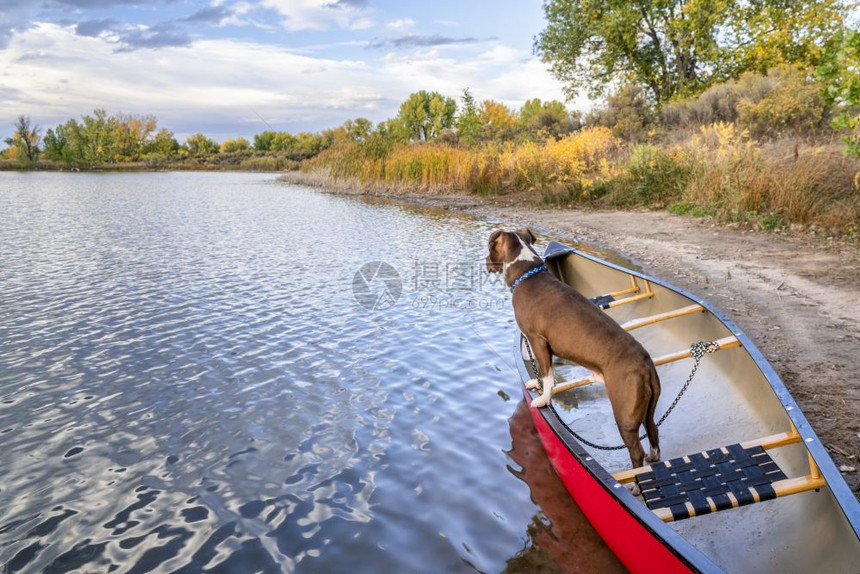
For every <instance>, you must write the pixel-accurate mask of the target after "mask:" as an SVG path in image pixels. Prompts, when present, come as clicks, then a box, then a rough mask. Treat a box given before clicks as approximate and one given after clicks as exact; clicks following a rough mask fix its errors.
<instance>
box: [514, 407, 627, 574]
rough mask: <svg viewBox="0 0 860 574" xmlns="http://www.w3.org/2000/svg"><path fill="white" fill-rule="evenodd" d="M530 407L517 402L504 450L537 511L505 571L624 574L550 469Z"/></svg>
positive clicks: (619, 563) (622, 568) (623, 570)
mask: <svg viewBox="0 0 860 574" xmlns="http://www.w3.org/2000/svg"><path fill="white" fill-rule="evenodd" d="M529 408H530V407H529V406H528V404H527V403H526V402H525V401H520V402H519V404H518V405H517V409H516V411H515V412H514V415H513V416H512V417H511V419H510V430H511V438H512V439H513V444H512V446H511V450H510V451H509V454H510V457H511V459H512V460H513V461H514V462H516V463H517V464H518V465H519V466H520V469H518V470H517V469H513V468H512V469H511V472H512V473H513V474H514V475H515V476H517V477H518V478H520V479H521V480H522V481H524V482H525V483H526V484H528V485H529V489H530V492H531V496H532V499H533V500H534V501H535V502H536V503H537V504H538V506H540V509H541V511H540V512H538V513H537V514H535V515H534V516H533V517H532V520H531V522H530V523H529V524H528V527H527V532H528V538H529V541H530V544H528V545H527V546H526V547H525V548H524V549H523V550H521V551H520V552H518V553H517V554H516V555H515V556H514V557H513V558H511V559H510V560H508V562H507V567H506V569H505V572H509V573H511V574H513V573H523V574H525V573H530V572H547V573H548V572H565V573H568V572H570V573H579V572H582V573H584V572H601V573H604V572H606V573H609V572H626V570H625V569H624V567H623V565H622V564H621V562H619V561H618V559H617V558H616V557H615V556H614V555H613V554H612V553H611V552H610V551H609V549H608V548H607V546H606V544H605V543H604V542H603V540H602V539H601V538H600V536H599V535H598V534H597V532H596V531H595V530H594V528H593V527H592V526H591V524H589V522H588V520H587V519H586V518H585V515H584V514H582V511H581V510H580V509H579V508H578V507H577V506H576V504H575V503H574V502H573V499H572V498H571V496H570V493H568V492H567V489H566V488H565V486H564V484H562V482H561V479H559V477H558V475H557V474H556V473H555V471H554V470H553V468H552V464H551V463H550V461H549V459H548V458H547V456H546V452H545V451H544V449H543V445H542V444H541V442H540V437H539V436H538V434H537V430H536V429H535V427H534V424H533V423H532V419H531V414H530V413H529Z"/></svg>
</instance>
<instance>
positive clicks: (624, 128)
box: [588, 85, 657, 142]
mask: <svg viewBox="0 0 860 574" xmlns="http://www.w3.org/2000/svg"><path fill="white" fill-rule="evenodd" d="M656 120H657V112H656V111H655V109H654V106H653V105H652V104H651V102H650V101H648V98H647V96H646V93H645V90H644V89H643V88H642V87H640V86H636V85H629V86H625V87H623V88H621V89H620V90H619V91H618V92H616V93H614V94H612V95H611V96H609V97H608V98H607V100H606V105H605V106H604V107H602V108H598V109H596V110H594V111H593V112H592V113H591V114H590V115H589V116H588V122H589V124H592V125H598V126H604V127H608V128H610V129H611V130H612V133H613V134H614V135H615V136H616V137H618V138H621V139H623V140H625V141H628V142H638V141H645V140H646V139H648V135H649V132H650V131H651V129H652V127H653V126H654V124H655V123H656Z"/></svg>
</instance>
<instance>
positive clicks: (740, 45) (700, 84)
mask: <svg viewBox="0 0 860 574" xmlns="http://www.w3.org/2000/svg"><path fill="white" fill-rule="evenodd" d="M855 6H856V2H854V1H853V0H844V1H843V0H808V1H805V2H800V1H796V0H651V1H648V0H637V1H634V2H630V1H628V0H603V1H602V2H594V1H591V0H547V1H546V2H545V4H544V12H545V14H546V19H547V26H546V28H545V29H544V30H543V31H542V32H541V33H540V34H539V35H538V36H537V38H536V39H535V44H534V48H535V52H536V53H537V54H538V55H540V56H541V57H542V58H543V60H544V61H545V62H547V63H549V64H550V66H551V70H552V72H553V74H554V75H555V76H556V77H557V78H559V79H560V80H561V81H563V82H564V83H565V84H566V90H567V92H568V95H571V96H572V95H575V94H578V93H579V92H581V91H583V90H586V91H587V92H588V93H589V94H590V95H591V96H592V97H596V96H602V95H604V94H605V93H606V90H607V89H618V87H619V85H625V84H629V83H632V84H638V85H641V86H645V87H646V88H647V89H648V91H649V95H650V97H651V98H653V100H654V102H655V103H656V104H657V105H658V106H659V105H661V104H662V103H663V102H666V101H667V100H669V99H671V98H672V97H674V96H676V95H681V96H689V95H694V94H698V93H700V92H701V91H703V90H704V89H706V88H707V87H708V86H710V85H712V84H714V83H717V82H721V81H725V80H727V79H731V78H737V77H738V76H740V74H741V73H743V72H745V71H748V70H756V71H760V72H764V71H766V70H767V69H768V68H770V67H772V66H774V65H777V64H781V63H793V64H800V65H806V66H809V65H813V66H814V65H816V64H817V63H818V62H819V61H820V59H821V55H822V52H821V47H822V46H825V45H826V44H827V43H828V42H830V40H831V39H832V37H833V35H834V34H835V32H836V31H837V30H838V29H839V28H840V27H841V26H842V23H843V21H844V19H845V17H846V15H847V14H848V13H849V11H850V10H851V9H853V8H854V7H855Z"/></svg>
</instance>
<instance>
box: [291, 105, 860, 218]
mask: <svg viewBox="0 0 860 574" xmlns="http://www.w3.org/2000/svg"><path fill="white" fill-rule="evenodd" d="M301 170H302V172H303V173H304V174H313V178H314V179H318V178H319V177H320V174H325V176H326V177H327V178H328V179H329V181H331V182H332V183H333V185H335V186H336V187H337V188H338V189H341V190H344V189H348V190H350V191H356V190H361V191H363V192H368V191H370V192H382V193H429V194H447V193H452V192H469V193H475V194H479V195H498V194H505V193H510V192H517V196H518V197H520V198H522V199H523V200H524V201H526V202H533V203H535V204H544V205H586V204H587V205H596V206H620V207H630V206H644V207H647V208H651V209H654V208H657V209H662V208H668V209H670V210H671V211H673V212H676V213H685V214H693V215H706V216H710V217H713V218H714V219H716V220H718V221H721V222H742V223H747V224H750V225H755V226H759V227H761V228H764V229H769V230H772V229H778V228H781V227H786V226H789V225H801V226H820V227H822V228H826V229H828V230H836V231H842V232H846V233H850V232H851V230H854V229H858V227H860V193H858V189H857V186H856V185H855V181H854V176H855V174H856V173H858V171H860V161H858V160H857V159H855V158H849V157H846V156H844V155H843V154H842V153H841V148H840V146H839V144H838V143H832V144H827V145H819V146H812V145H808V144H804V143H802V142H799V141H796V140H794V139H785V140H779V141H776V142H773V141H771V142H767V143H761V142H759V141H757V140H755V139H753V138H751V137H749V134H748V133H747V132H746V131H744V130H742V129H739V128H738V127H737V125H736V124H733V123H726V122H717V123H713V124H710V125H707V126H703V127H701V128H700V129H699V130H698V131H697V132H695V133H693V134H688V135H687V136H686V137H678V136H677V134H676V135H675V137H674V138H673V139H672V140H671V141H668V142H667V143H663V144H661V143H649V144H639V145H629V146H628V145H624V144H623V142H622V141H621V140H619V139H618V138H617V137H615V136H614V135H613V134H612V132H611V131H610V130H609V129H608V128H605V127H592V128H586V129H583V130H581V131H579V132H576V133H574V134H570V135H568V136H565V137H563V138H560V139H557V140H556V139H553V138H549V139H547V140H545V141H538V142H524V143H520V144H513V143H511V142H496V143H492V144H487V145H485V146H484V147H481V148H465V147H460V146H457V145H455V144H450V143H435V142H434V143H421V144H401V145H399V146H390V147H388V148H379V147H374V146H368V145H363V144H360V143H357V142H348V143H346V144H343V145H339V146H336V147H333V148H331V149H329V150H326V151H324V152H322V153H321V154H319V155H318V156H317V157H315V158H313V159H311V160H307V161H305V162H303V164H302V168H301Z"/></svg>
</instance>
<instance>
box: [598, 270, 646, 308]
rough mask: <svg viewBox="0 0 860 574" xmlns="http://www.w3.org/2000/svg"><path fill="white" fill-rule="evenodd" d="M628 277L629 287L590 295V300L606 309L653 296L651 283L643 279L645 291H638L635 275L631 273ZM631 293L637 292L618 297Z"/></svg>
mask: <svg viewBox="0 0 860 574" xmlns="http://www.w3.org/2000/svg"><path fill="white" fill-rule="evenodd" d="M628 277H630V288H629V289H622V290H620V291H613V292H612V293H606V294H604V295H598V296H597V297H592V298H591V302H592V303H594V304H595V305H597V306H598V307H600V308H601V309H603V310H604V311H605V310H606V309H612V308H614V307H618V306H620V305H626V304H628V303H633V302H635V301H641V300H642V299H650V298H651V297H653V296H654V292H653V291H652V290H651V283H649V282H648V281H647V280H646V281H645V292H644V293H639V285H638V284H637V283H636V277H634V276H633V275H629V276H628ZM632 293H639V294H638V295H632V296H631V297H624V298H623V299H619V297H623V296H624V295H630V294H632Z"/></svg>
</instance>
